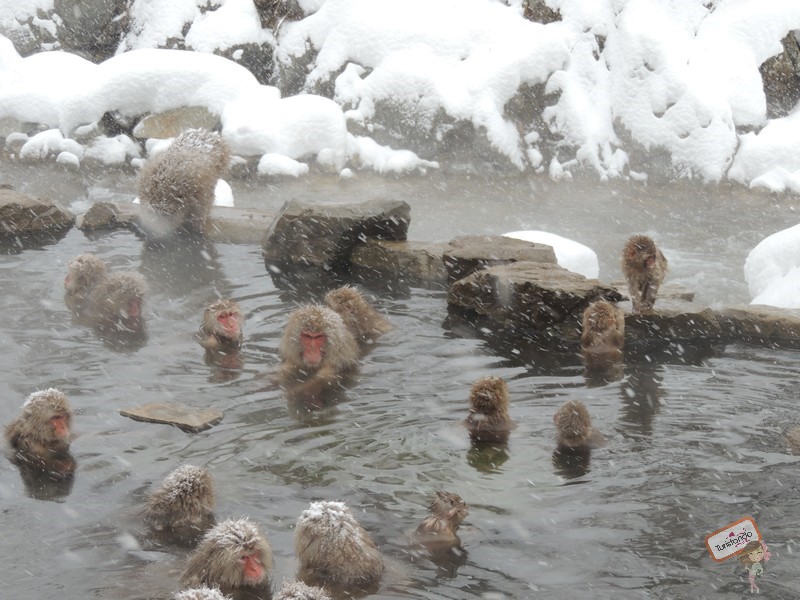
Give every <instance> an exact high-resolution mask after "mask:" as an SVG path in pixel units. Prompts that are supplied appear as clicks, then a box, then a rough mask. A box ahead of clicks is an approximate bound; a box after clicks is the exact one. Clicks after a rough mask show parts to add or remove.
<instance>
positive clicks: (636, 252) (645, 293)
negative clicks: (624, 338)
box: [622, 235, 667, 315]
mask: <svg viewBox="0 0 800 600" xmlns="http://www.w3.org/2000/svg"><path fill="white" fill-rule="evenodd" d="M666 273H667V259H666V258H664V255H663V254H662V253H661V250H659V249H658V248H657V247H656V243H655V242H654V241H653V240H652V239H651V238H649V237H647V236H646V235H634V236H633V237H631V238H630V239H629V240H628V241H627V243H626V244H625V248H624V249H623V250H622V274H623V275H625V279H626V280H627V281H628V293H629V294H630V297H631V302H632V303H633V314H635V315H640V314H642V313H643V312H650V311H652V310H653V305H654V304H655V302H656V295H657V294H658V288H659V287H660V286H661V282H663V281H664V276H665V275H666Z"/></svg>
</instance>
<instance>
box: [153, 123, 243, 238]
mask: <svg viewBox="0 0 800 600" xmlns="http://www.w3.org/2000/svg"><path fill="white" fill-rule="evenodd" d="M229 161H230V149H229V148H228V145H227V144H226V143H225V142H224V141H223V139H222V137H220V135H219V134H218V133H216V132H212V131H208V130H205V129H188V130H186V131H184V132H183V133H182V134H181V135H179V136H178V137H177V138H175V140H174V141H173V142H172V144H171V145H170V146H169V147H168V148H167V149H166V150H164V151H163V152H160V153H158V154H156V155H155V156H153V157H152V158H150V160H148V161H147V163H146V164H145V165H144V167H142V172H141V174H140V175H139V199H140V200H141V203H142V206H143V207H144V210H143V211H142V215H141V218H142V226H143V228H144V230H145V233H146V234H147V236H148V237H150V238H156V239H158V238H164V237H168V236H170V235H172V234H173V233H175V232H176V231H177V230H179V229H183V230H185V231H187V232H189V233H195V234H200V235H204V234H205V233H206V230H207V228H208V220H209V215H210V213H211V207H212V206H213V205H214V189H215V187H216V185H217V180H218V179H219V178H220V177H221V176H222V174H223V173H224V172H225V170H226V169H227V168H228V162H229Z"/></svg>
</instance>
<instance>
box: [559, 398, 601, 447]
mask: <svg viewBox="0 0 800 600" xmlns="http://www.w3.org/2000/svg"><path fill="white" fill-rule="evenodd" d="M553 422H554V423H555V424H556V443H557V444H558V447H559V448H560V449H570V450H572V449H577V450H588V449H591V448H598V447H600V446H603V445H604V443H605V438H604V437H603V434H601V433H600V432H599V431H597V430H595V429H594V428H593V427H592V419H591V417H590V416H589V411H588V410H587V409H586V405H585V404H584V403H583V402H580V401H578V400H568V401H567V402H565V403H564V404H563V405H562V406H561V408H559V409H558V411H557V412H556V414H555V415H554V416H553Z"/></svg>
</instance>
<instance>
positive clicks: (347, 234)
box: [262, 200, 411, 273]
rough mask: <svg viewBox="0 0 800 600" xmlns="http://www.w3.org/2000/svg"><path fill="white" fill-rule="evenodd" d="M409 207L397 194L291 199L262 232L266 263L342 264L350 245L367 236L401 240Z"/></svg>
mask: <svg viewBox="0 0 800 600" xmlns="http://www.w3.org/2000/svg"><path fill="white" fill-rule="evenodd" d="M410 221H411V207H410V206H409V205H408V203H407V202H404V201H402V200H368V201H366V202H335V203H321V202H309V201H305V200H290V201H289V202H286V203H285V204H284V205H283V207H282V208H281V210H280V212H279V213H278V215H277V216H276V217H275V220H274V221H273V222H272V224H271V225H270V227H269V229H268V230H267V233H266V235H265V236H264V238H263V244H262V248H263V255H264V262H265V264H266V266H267V269H268V270H269V271H270V272H272V273H274V272H280V271H282V270H291V269H292V268H304V267H305V268H308V267H311V268H322V269H325V270H330V269H334V270H335V269H345V270H346V269H347V268H348V266H349V265H348V263H349V260H350V254H351V252H352V250H353V248H354V247H355V246H356V245H357V244H359V243H363V242H365V241H367V240H369V239H383V240H400V241H402V240H405V239H406V235H407V233H408V225H409V223H410Z"/></svg>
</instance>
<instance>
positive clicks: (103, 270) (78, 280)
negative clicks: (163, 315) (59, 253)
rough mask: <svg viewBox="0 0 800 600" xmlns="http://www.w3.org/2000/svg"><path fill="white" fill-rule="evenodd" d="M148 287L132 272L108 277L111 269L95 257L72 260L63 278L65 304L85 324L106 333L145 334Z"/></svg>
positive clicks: (84, 256)
mask: <svg viewBox="0 0 800 600" xmlns="http://www.w3.org/2000/svg"><path fill="white" fill-rule="evenodd" d="M146 289H147V286H146V284H145V282H144V278H143V277H142V276H141V275H139V274H138V273H134V272H133V271H121V272H118V273H112V274H110V275H109V273H108V267H107V266H106V264H105V263H104V262H103V261H102V260H101V259H100V258H98V257H96V256H94V255H92V254H81V255H79V256H76V257H75V258H73V259H72V260H70V261H69V263H68V265H67V276H66V277H65V278H64V302H65V303H66V305H67V307H68V308H69V309H70V310H71V311H72V312H73V314H74V315H75V316H76V317H77V318H78V319H79V320H80V321H83V322H85V323H90V324H92V325H94V326H95V327H96V328H97V329H100V330H103V331H129V332H142V331H143V330H144V315H143V314H142V305H143V303H144V296H145V293H146Z"/></svg>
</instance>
